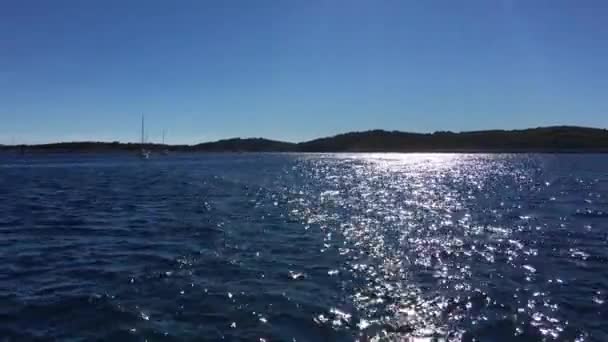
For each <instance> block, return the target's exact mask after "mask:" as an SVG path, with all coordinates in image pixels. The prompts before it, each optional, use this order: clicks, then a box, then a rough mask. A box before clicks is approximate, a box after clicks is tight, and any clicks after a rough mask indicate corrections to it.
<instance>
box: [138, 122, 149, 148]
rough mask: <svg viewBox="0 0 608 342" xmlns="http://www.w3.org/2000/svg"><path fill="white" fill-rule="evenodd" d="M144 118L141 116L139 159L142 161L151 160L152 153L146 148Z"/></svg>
mask: <svg viewBox="0 0 608 342" xmlns="http://www.w3.org/2000/svg"><path fill="white" fill-rule="evenodd" d="M144 143H145V141H144V116H143V115H142V116H141V150H140V151H139V157H140V158H142V159H149V158H150V151H149V150H146V149H145V148H144Z"/></svg>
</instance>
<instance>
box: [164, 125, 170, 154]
mask: <svg viewBox="0 0 608 342" xmlns="http://www.w3.org/2000/svg"><path fill="white" fill-rule="evenodd" d="M166 132H167V130H166V129H163V147H164V148H165V149H164V150H163V152H162V153H163V155H165V156H166V155H169V149H168V148H167V146H165V134H166Z"/></svg>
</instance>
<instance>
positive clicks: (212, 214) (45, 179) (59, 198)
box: [0, 154, 608, 341]
mask: <svg viewBox="0 0 608 342" xmlns="http://www.w3.org/2000/svg"><path fill="white" fill-rule="evenodd" d="M607 196H608V156H606V155H482V154H475V155H463V154H453V155H452V154H327V155H320V154H276V155H275V154H228V155H179V156H169V157H160V156H158V157H156V158H153V159H151V160H148V161H140V160H138V159H136V158H134V157H132V156H108V155H105V156H101V155H100V156H77V155H63V156H44V157H43V156H30V157H25V158H16V157H14V156H2V157H0V261H1V265H2V268H1V269H0V337H3V338H4V339H3V340H8V341H22V340H37V339H40V340H46V339H71V340H90V339H103V340H133V341H144V340H148V341H164V340H221V339H224V340H250V341H323V340H326V341H352V340H362V341H365V340H379V341H382V340H388V341H391V340H396V341H473V340H477V341H513V340H517V341H554V340H556V341H607V340H608V323H607V322H608V309H607V305H608V304H607V303H606V302H605V301H606V299H607V297H608V293H607V291H608V249H607V247H608V197H607Z"/></svg>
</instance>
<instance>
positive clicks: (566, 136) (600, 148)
mask: <svg viewBox="0 0 608 342" xmlns="http://www.w3.org/2000/svg"><path fill="white" fill-rule="evenodd" d="M140 148H141V145H140V144H134V143H119V142H62V143H53V144H41V145H17V146H7V145H0V149H2V150H4V151H17V152H19V153H36V152H53V153H55V152H80V153H88V152H121V151H123V152H135V151H138V150H139V149H140ZM145 148H146V149H149V150H152V151H163V150H169V151H173V152H603V153H604V152H608V130H605V129H598V128H587V127H574V126H554V127H539V128H531V129H523V130H488V131H473V132H460V133H454V132H435V133H408V132H399V131H384V130H372V131H365V132H352V133H346V134H340V135H336V136H333V137H327V138H320V139H315V140H311V141H306V142H302V143H289V142H282V141H275V140H268V139H262V138H248V139H241V138H234V139H224V140H218V141H215V142H207V143H201V144H197V145H161V144H146V145H145Z"/></svg>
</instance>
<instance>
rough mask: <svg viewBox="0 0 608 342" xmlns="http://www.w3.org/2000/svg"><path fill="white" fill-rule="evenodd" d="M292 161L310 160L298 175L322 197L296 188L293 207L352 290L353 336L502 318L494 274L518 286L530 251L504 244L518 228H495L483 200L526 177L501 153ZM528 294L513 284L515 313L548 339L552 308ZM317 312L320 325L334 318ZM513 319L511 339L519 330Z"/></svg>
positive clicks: (420, 336) (437, 333) (527, 271)
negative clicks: (336, 256) (313, 227)
mask: <svg viewBox="0 0 608 342" xmlns="http://www.w3.org/2000/svg"><path fill="white" fill-rule="evenodd" d="M304 162H307V163H314V164H315V165H313V167H307V168H306V169H307V170H311V171H310V174H309V175H308V176H309V177H310V178H311V182H314V183H316V184H318V183H320V184H322V191H320V192H314V191H305V192H304V194H303V196H302V197H301V198H299V200H298V202H299V205H300V206H303V207H304V209H305V210H300V211H298V212H300V213H304V217H302V219H303V220H305V221H306V222H307V224H317V225H319V227H320V229H323V230H325V231H326V234H327V238H326V244H325V246H324V247H325V248H332V247H333V248H338V249H339V250H340V253H341V254H342V255H343V256H344V257H345V258H346V260H347V262H346V267H345V268H346V270H345V271H346V272H349V274H352V275H353V277H354V278H355V283H356V285H355V286H354V289H353V291H352V298H351V300H352V302H353V303H354V304H355V306H356V308H357V310H358V311H359V312H360V314H361V315H362V317H361V319H360V322H358V323H357V324H356V326H357V327H358V328H359V329H361V330H362V331H363V333H364V334H365V336H371V337H375V338H388V339H394V338H398V339H403V338H408V339H410V340H420V341H422V340H429V339H432V338H441V339H446V340H453V341H458V340H461V339H462V337H463V334H465V331H466V329H467V327H470V326H475V325H479V324H483V323H484V322H485V321H488V320H501V319H502V320H512V319H513V314H514V313H513V310H511V309H510V308H507V306H506V304H505V303H503V301H502V300H501V299H500V295H501V293H500V291H497V290H496V284H497V283H499V282H501V281H502V279H501V274H503V272H504V271H506V270H504V268H505V267H507V268H509V270H508V272H514V273H517V274H521V276H522V278H523V279H522V283H524V284H525V283H526V279H527V280H528V282H529V280H530V279H531V277H534V276H535V274H534V270H533V269H532V268H531V266H529V267H527V266H526V263H525V262H524V260H527V259H529V258H531V257H533V256H534V249H533V248H531V247H528V246H526V245H525V244H524V243H523V242H522V241H520V240H518V239H516V238H514V237H513V235H514V232H516V231H517V230H518V229H520V228H521V227H519V228H518V227H513V226H505V225H502V224H501V217H502V215H508V208H501V204H500V203H487V202H486V199H487V200H488V201H492V200H495V199H496V198H497V197H499V196H497V193H499V192H500V191H503V190H504V188H501V187H518V186H524V185H525V181H526V179H527V177H528V175H527V174H525V173H521V172H520V171H518V169H517V168H514V167H513V166H512V165H511V164H509V163H508V158H507V159H505V157H499V158H498V157H494V156H490V155H462V154H352V155H338V156H336V155H332V156H328V157H327V158H318V157H315V158H310V159H309V160H305V161H304ZM497 179H501V181H500V182H496V180H497ZM522 184H523V185H522ZM503 205H504V203H503ZM336 236H339V239H338V238H336ZM333 243H336V245H335V246H332V244H333ZM497 261H500V262H499V263H497ZM473 273H475V274H473ZM528 292H530V288H517V289H516V292H515V294H514V295H515V296H517V295H518V293H519V295H520V296H521V300H519V301H518V302H519V303H521V305H522V308H520V310H521V311H518V312H517V313H515V315H517V314H520V315H529V316H531V317H532V325H533V326H537V327H538V329H539V331H540V332H541V333H542V334H543V335H546V336H553V337H556V336H557V335H558V334H559V330H560V325H559V322H556V320H555V318H553V316H552V315H551V313H552V311H554V309H555V307H552V303H551V302H550V301H548V300H546V299H544V298H543V294H542V293H537V294H536V295H535V296H532V295H531V294H528ZM509 295H511V294H509ZM529 297H532V298H529ZM524 301H525V302H524ZM539 308H542V309H539ZM322 316H323V315H322ZM325 316H327V317H325ZM325 316H323V318H325V319H326V321H327V322H328V323H327V324H331V322H334V323H335V322H336V319H337V320H338V321H341V319H340V317H339V315H338V316H336V315H335V314H332V313H331V312H330V313H328V314H326V315H325ZM516 321H517V319H516ZM317 322H318V323H319V324H325V323H324V321H323V320H319V319H317ZM519 323H521V324H519ZM519 323H518V324H519V325H516V326H515V328H514V331H513V333H514V334H517V333H518V332H519V333H521V332H523V331H524V330H525V329H528V328H527V327H526V323H525V320H519Z"/></svg>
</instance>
